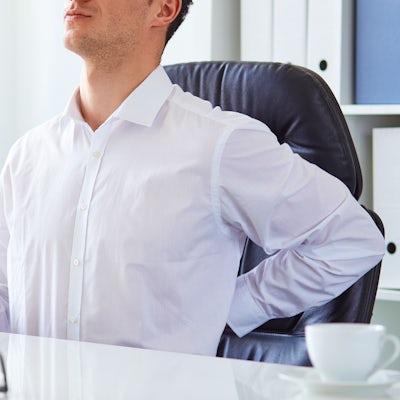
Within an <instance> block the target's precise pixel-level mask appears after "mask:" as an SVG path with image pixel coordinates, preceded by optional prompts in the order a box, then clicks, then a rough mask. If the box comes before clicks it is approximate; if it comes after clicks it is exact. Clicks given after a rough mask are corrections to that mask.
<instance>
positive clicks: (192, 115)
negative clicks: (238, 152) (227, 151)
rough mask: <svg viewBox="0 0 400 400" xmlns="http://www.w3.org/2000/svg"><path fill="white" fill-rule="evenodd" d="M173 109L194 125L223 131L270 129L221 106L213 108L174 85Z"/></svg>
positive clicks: (246, 116)
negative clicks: (213, 127)
mask: <svg viewBox="0 0 400 400" xmlns="http://www.w3.org/2000/svg"><path fill="white" fill-rule="evenodd" d="M169 101H170V104H171V108H175V110H174V111H175V112H177V113H178V114H179V115H180V116H181V121H185V119H184V117H188V121H190V122H191V121H193V122H194V123H197V124H198V123H200V124H207V125H210V124H211V125H214V126H215V127H216V128H217V127H219V128H221V129H223V130H225V128H226V129H231V130H235V129H256V130H259V129H261V130H266V129H268V128H267V127H266V126H265V124H263V123H262V122H260V121H258V120H256V119H254V118H252V117H250V116H248V115H246V114H242V113H239V112H236V111H228V110H222V109H221V108H220V107H219V106H215V107H214V106H213V105H212V104H211V102H209V101H208V100H204V99H202V98H200V97H198V96H195V95H193V94H192V93H190V92H184V91H183V90H182V89H181V88H180V87H179V86H177V85H174V90H173V92H172V96H170V98H169Z"/></svg>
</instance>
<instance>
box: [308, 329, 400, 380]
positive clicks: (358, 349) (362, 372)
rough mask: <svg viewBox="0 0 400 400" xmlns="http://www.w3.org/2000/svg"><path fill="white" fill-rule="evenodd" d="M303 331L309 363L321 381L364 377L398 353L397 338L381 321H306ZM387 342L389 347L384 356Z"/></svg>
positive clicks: (378, 368) (391, 359)
mask: <svg viewBox="0 0 400 400" xmlns="http://www.w3.org/2000/svg"><path fill="white" fill-rule="evenodd" d="M305 334H306V344H307V350H308V355H309V357H310V360H311V363H312V364H313V366H314V367H315V369H316V371H317V372H318V374H319V376H320V377H321V379H322V380H325V381H364V380H366V379H368V378H369V377H370V376H371V375H372V374H373V373H374V372H376V371H378V370H380V369H382V368H385V367H387V366H388V365H389V364H390V363H392V362H393V361H394V360H395V359H396V358H397V357H398V355H399V353H400V340H399V339H398V338H397V337H396V336H393V335H388V334H386V328H385V327H384V326H383V325H370V324H361V323H324V324H315V325H307V326H306V329H305ZM389 344H391V345H392V347H393V351H392V352H389V355H387V356H384V355H383V354H384V351H383V350H384V348H386V347H387V346H388V345H389ZM386 350H388V349H387V348H386ZM386 353H387V351H386V352H385V354H386Z"/></svg>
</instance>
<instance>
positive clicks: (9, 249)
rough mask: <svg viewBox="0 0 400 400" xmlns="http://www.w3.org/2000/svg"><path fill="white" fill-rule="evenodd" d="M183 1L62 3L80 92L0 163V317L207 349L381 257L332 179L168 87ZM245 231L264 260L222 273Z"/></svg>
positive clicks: (135, 342)
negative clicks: (241, 272) (166, 65)
mask: <svg viewBox="0 0 400 400" xmlns="http://www.w3.org/2000/svg"><path fill="white" fill-rule="evenodd" d="M189 3H190V1H185V0H72V1H68V2H67V4H66V13H65V45H66V47H67V48H68V49H70V50H72V51H74V52H76V53H77V54H79V55H80V56H81V57H82V59H83V61H84V66H83V71H82V76H81V82H80V86H79V89H78V90H77V91H76V92H75V93H74V95H73V97H72V99H71V101H70V102H69V104H68V106H67V108H66V110H65V112H64V113H63V114H61V115H60V116H57V117H55V118H54V119H52V120H50V121H48V122H46V123H45V124H43V125H41V126H39V127H37V128H35V129H33V130H32V131H30V132H28V133H27V134H26V135H25V136H24V137H22V138H21V139H20V140H18V142H17V143H16V144H15V145H14V146H13V148H12V149H11V151H10V154H9V157H8V159H7V161H6V165H5V167H4V169H3V171H2V175H1V181H0V185H1V186H0V188H1V193H0V194H1V196H0V202H1V203H0V249H1V252H0V254H1V269H0V270H1V275H0V282H1V291H0V294H1V307H2V310H1V311H2V312H1V327H2V329H4V330H7V329H9V330H10V331H11V332H19V333H26V334H33V335H44V336H52V337H60V338H68V339H75V340H86V341H94V342H102V343H111V344H120V345H129V346H140V347H149V348H155V349H165V350H172V351H184V352H192V353H201V354H215V352H216V348H217V344H218V341H219V337H220V334H221V333H222V330H223V328H224V326H225V324H226V323H227V322H228V323H229V324H230V326H231V327H232V329H234V331H235V332H236V333H237V334H238V335H243V334H246V333H247V332H249V331H250V330H252V329H253V328H255V327H256V326H258V325H260V324H262V323H263V322H265V321H266V320H268V319H270V318H275V317H280V316H288V315H293V314H296V313H298V312H300V311H302V310H304V309H305V308H307V307H310V306H315V305H319V304H322V303H324V302H327V301H328V300H330V299H331V298H332V297H335V296H336V295H338V294H339V293H341V292H342V291H344V290H345V289H346V288H347V287H348V286H349V285H351V284H352V283H353V282H354V281H356V280H357V279H358V278H359V277H360V276H361V275H362V274H364V273H365V272H366V271H367V270H368V269H369V268H371V267H373V266H374V265H375V264H376V263H377V262H378V261H379V260H380V259H381V257H382V254H383V251H384V249H383V246H384V243H383V238H382V236H381V234H380V232H379V231H378V229H377V228H376V226H375V225H374V223H373V222H372V220H371V219H370V217H369V216H368V215H367V213H366V212H365V211H364V210H363V209H362V208H361V207H360V206H359V205H358V204H357V202H356V201H355V200H354V199H353V198H352V196H351V195H350V193H349V192H348V190H347V188H346V187H345V186H344V185H343V184H342V183H341V182H339V181H338V180H337V179H335V178H333V177H332V176H330V175H328V174H326V173H325V172H323V171H321V170H320V169H319V168H317V167H315V166H313V165H311V164H309V163H307V162H306V161H304V160H302V159H300V158H299V157H298V156H296V155H294V154H293V153H292V152H291V150H290V149H289V148H288V146H286V145H283V146H280V145H279V144H278V143H277V141H276V138H275V136H274V135H273V134H272V133H271V132H270V131H269V129H268V128H267V127H266V126H264V125H263V124H261V123H260V122H258V121H255V120H252V119H250V118H248V117H246V116H243V115H239V114H236V113H224V112H221V111H220V110H219V109H218V108H217V109H212V107H211V106H210V104H209V103H207V102H205V101H202V100H200V99H197V98H195V97H194V96H191V95H190V94H185V93H183V92H182V90H181V89H180V88H179V87H177V86H174V85H172V84H171V82H170V81H169V79H168V78H167V76H166V74H165V72H164V70H163V69H162V68H161V67H160V66H159V63H160V58H161V54H162V51H163V48H164V45H165V42H166V39H167V38H169V37H170V36H171V34H172V33H173V29H175V28H176V25H178V23H177V22H176V21H179V20H181V19H182V18H183V17H184V15H185V13H186V11H187V8H188V6H189ZM177 18H178V19H177ZM174 21H175V22H174ZM171 26H172V28H170V27H171ZM167 32H168V33H167ZM246 236H249V237H250V238H251V239H252V240H253V241H254V242H256V243H258V244H260V245H261V246H262V247H263V248H264V249H265V250H266V251H267V253H269V254H273V256H272V257H270V258H268V259H267V260H266V261H264V262H263V263H261V264H260V265H259V266H257V267H256V268H255V269H254V270H252V271H251V272H250V273H249V274H247V275H245V276H242V277H240V278H239V279H236V275H237V268H238V265H239V260H240V256H241V252H242V248H243V244H244V241H245V238H246Z"/></svg>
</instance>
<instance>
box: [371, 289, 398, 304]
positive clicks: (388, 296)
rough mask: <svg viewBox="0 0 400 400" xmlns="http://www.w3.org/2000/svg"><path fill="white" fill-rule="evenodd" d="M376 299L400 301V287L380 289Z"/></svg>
mask: <svg viewBox="0 0 400 400" xmlns="http://www.w3.org/2000/svg"><path fill="white" fill-rule="evenodd" d="M376 299H377V300H388V301H399V302H400V290H399V289H378V293H377V294H376Z"/></svg>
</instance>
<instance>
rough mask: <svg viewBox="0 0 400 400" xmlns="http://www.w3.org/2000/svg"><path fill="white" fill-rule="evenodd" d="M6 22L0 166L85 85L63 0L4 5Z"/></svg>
mask: <svg viewBox="0 0 400 400" xmlns="http://www.w3.org/2000/svg"><path fill="white" fill-rule="evenodd" d="M3 3H4V4H2V14H3V15H5V16H7V18H3V19H2V24H0V51H1V54H2V60H7V62H4V61H2V62H1V63H0V85H1V86H0V87H1V88H2V90H1V93H0V110H1V118H0V163H1V165H3V163H4V159H5V156H6V154H7V152H8V150H9V148H10V146H11V144H12V143H13V142H14V141H15V140H16V139H17V138H18V137H19V136H21V135H22V134H23V133H24V132H25V131H27V130H28V129H30V128H32V127H33V126H35V125H37V124H39V123H41V122H44V121H45V120H47V119H49V118H51V117H52V116H54V115H56V114H58V113H60V112H61V111H62V110H63V109H64V107H65V104H66V102H67V101H68V98H69V97H70V95H71V93H72V91H73V89H74V88H75V87H76V86H77V85H78V83H79V74H80V68H81V61H80V59H79V58H78V57H77V56H76V55H74V54H73V53H71V52H69V51H67V50H65V49H64V46H63V40H62V33H63V1H62V0H36V1H20V0H16V1H9V2H3Z"/></svg>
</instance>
